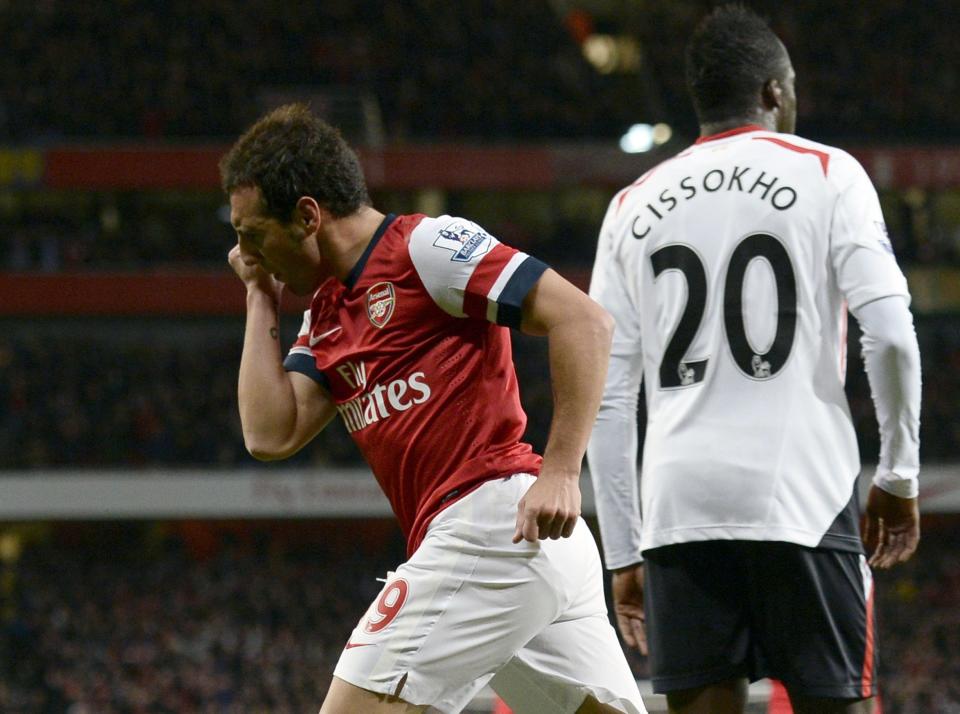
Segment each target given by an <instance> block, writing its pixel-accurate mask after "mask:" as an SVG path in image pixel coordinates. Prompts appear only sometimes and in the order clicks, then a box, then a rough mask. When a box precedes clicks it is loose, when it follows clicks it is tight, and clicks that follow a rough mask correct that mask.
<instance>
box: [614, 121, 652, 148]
mask: <svg viewBox="0 0 960 714" xmlns="http://www.w3.org/2000/svg"><path fill="white" fill-rule="evenodd" d="M652 148H653V127H652V126H650V125H649V124H634V125H633V126H631V127H630V128H629V129H627V133H626V134H624V135H623V136H621V137H620V149H621V150H622V151H624V152H625V153H627V154H642V153H643V152H645V151H650V149H652Z"/></svg>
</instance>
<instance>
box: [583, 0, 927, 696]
mask: <svg viewBox="0 0 960 714" xmlns="http://www.w3.org/2000/svg"><path fill="white" fill-rule="evenodd" d="M687 76H688V84H689V87H690V91H691V94H692V97H693V101H694V105H695V107H696V110H697V114H698V118H699V121H700V131H701V136H700V138H699V139H698V140H697V142H696V143H695V144H694V145H693V146H691V147H690V148H688V149H686V150H685V151H682V152H681V153H679V154H678V155H677V156H675V157H674V158H672V159H670V160H668V161H665V162H663V163H661V164H660V165H658V166H656V167H655V168H653V169H651V170H650V171H648V172H647V173H646V174H644V175H643V176H642V177H641V178H640V179H639V180H637V181H636V182H635V183H634V184H632V185H630V186H628V187H626V188H624V189H623V190H622V191H620V192H619V193H617V194H616V196H615V197H614V199H613V201H612V202H611V204H610V207H609V210H608V212H607V215H606V218H605V220H604V223H603V227H602V229H601V233H600V237H599V244H598V248H597V257H596V264H595V266H594V271H593V277H592V283H591V287H590V294H591V295H592V296H593V297H594V298H595V299H596V300H597V301H598V302H600V304H601V305H603V306H604V307H606V308H607V310H608V311H610V312H611V314H612V315H613V316H614V320H615V322H616V327H615V331H614V338H613V354H612V357H611V362H610V368H609V372H608V377H607V384H606V389H605V394H604V398H603V402H602V406H601V409H600V415H599V417H598V421H597V425H596V427H595V430H594V433H593V435H592V437H591V441H590V445H589V447H588V458H589V464H590V470H591V474H592V475H593V482H594V486H595V489H596V494H597V508H598V515H599V519H600V527H601V535H602V539H603V544H604V552H605V560H606V566H607V567H608V568H610V569H611V570H613V572H614V575H613V591H614V602H615V611H616V615H617V621H618V625H619V627H620V629H621V632H622V634H623V635H624V638H625V639H626V641H627V643H628V644H630V645H632V646H636V647H638V648H639V649H640V650H641V651H645V650H646V649H647V645H648V644H649V652H650V657H651V671H652V676H653V683H654V689H655V690H656V691H660V692H666V694H667V698H668V701H669V704H670V707H671V711H674V712H683V713H684V714H689V713H693V712H709V714H726V713H727V712H741V711H742V710H743V707H744V700H745V695H746V684H747V681H748V679H757V678H760V677H768V676H769V677H774V678H777V679H780V680H782V681H783V682H784V683H785V685H786V687H787V689H788V692H789V694H790V697H791V701H792V702H793V706H794V709H795V711H797V712H800V713H804V712H817V713H818V714H829V713H830V712H860V711H869V700H870V699H871V698H872V697H873V696H874V695H875V692H876V638H875V618H874V611H873V602H874V600H873V585H872V579H871V570H870V568H871V567H879V568H886V567H889V566H891V565H893V564H894V563H896V562H900V561H903V560H906V559H907V558H909V557H910V555H911V554H912V553H913V551H914V549H915V548H916V545H917V542H918V539H919V515H918V508H917V492H918V485H917V474H918V470H919V460H918V425H919V406H920V405H919V402H920V396H919V395H920V367H919V364H920V362H919V353H918V349H917V342H916V336H915V334H914V329H913V322H912V318H911V315H910V312H909V309H908V304H909V294H908V292H907V285H906V281H905V280H904V277H903V274H902V273H901V271H900V269H899V268H898V267H897V264H896V261H895V260H894V257H893V253H892V250H891V248H890V242H889V240H888V239H887V234H886V229H885V226H884V221H883V216H882V215H881V212H880V205H879V202H878V199H877V195H876V192H875V190H874V189H873V187H872V185H871V184H870V181H869V179H868V178H867V175H866V173H865V172H864V170H863V168H861V166H860V165H859V164H858V163H857V162H856V161H855V160H854V159H853V158H852V157H851V156H850V155H849V154H847V153H845V152H844V151H841V150H839V149H836V148H833V147H830V146H825V145H823V144H818V143H816V142H813V141H808V140H805V139H801V138H799V137H796V136H793V135H792V133H793V130H794V123H795V117H796V101H795V95H794V72H793V68H792V66H791V63H790V59H789V56H788V54H787V51H786V49H785V48H784V46H783V44H782V43H781V42H780V40H779V39H778V38H777V37H776V35H775V34H774V33H773V32H772V31H771V30H770V29H769V27H768V26H767V25H766V23H765V22H764V21H763V20H761V19H760V18H759V17H758V16H757V15H755V14H754V13H752V12H751V11H749V10H747V9H745V8H744V7H742V6H740V5H730V6H723V7H720V8H718V9H716V10H715V11H714V12H712V13H711V14H710V15H708V16H707V17H706V18H705V19H704V21H703V22H702V23H701V24H700V25H699V26H698V28H697V29H696V31H695V32H694V34H693V37H692V39H691V42H690V45H689V48H688V51H687ZM848 310H849V311H850V312H852V313H853V314H854V315H855V316H856V318H857V319H858V321H859V322H860V326H861V328H862V330H863V354H864V361H865V365H866V369H867V374H868V377H869V381H870V386H871V390H872V392H873V397H874V401H875V404H876V409H877V417H878V421H879V424H880V432H881V450H880V454H879V465H878V467H877V471H876V474H875V476H874V479H873V487H872V489H871V491H870V494H869V498H868V502H867V506H866V529H865V530H866V533H865V534H864V535H865V536H866V541H867V547H868V550H869V562H868V561H867V558H866V557H865V554H864V549H863V546H862V542H861V538H860V533H859V528H858V520H859V515H860V514H859V504H858V502H857V491H856V480H857V474H858V472H859V471H860V464H859V461H858V452H857V444H856V441H855V435H854V430H853V425H852V422H851V418H850V413H849V410H848V407H847V402H846V399H845V396H844V391H843V384H844V370H845V362H846V355H845V353H844V346H845V342H846V334H847V329H846V327H847V311H848ZM641 381H642V382H643V383H644V385H645V388H646V402H647V423H646V438H645V444H644V450H643V459H642V476H641V478H640V483H639V490H640V493H641V496H642V508H641V507H640V504H639V503H638V481H637V472H636V463H637V453H636V452H637V425H636V404H637V396H638V391H639V388H640V385H641ZM641 516H642V517H641ZM644 561H645V567H644V566H642V565H641V563H642V562H644ZM644 608H645V616H646V619H645V620H644Z"/></svg>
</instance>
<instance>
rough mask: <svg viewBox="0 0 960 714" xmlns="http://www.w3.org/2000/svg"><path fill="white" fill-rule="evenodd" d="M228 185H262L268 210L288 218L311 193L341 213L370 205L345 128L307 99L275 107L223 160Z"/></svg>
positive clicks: (231, 188)
mask: <svg viewBox="0 0 960 714" xmlns="http://www.w3.org/2000/svg"><path fill="white" fill-rule="evenodd" d="M220 177H221V181H222V184H223V190H224V191H226V193H227V194H228V195H229V194H230V193H231V192H232V191H234V190H236V189H237V188H241V187H245V186H256V187H258V188H259V189H260V192H261V193H262V194H263V200H264V203H265V207H264V208H265V211H266V213H267V215H270V216H273V217H274V218H277V219H278V220H281V221H283V222H288V221H289V220H290V219H291V218H292V216H293V210H294V208H295V207H296V205H297V201H298V200H299V199H300V198H301V197H302V196H310V197H312V198H314V199H316V201H317V203H319V204H320V205H321V206H323V207H324V208H326V209H327V210H328V211H330V213H332V214H333V215H334V216H336V217H337V218H342V217H343V216H349V215H350V214H352V213H355V212H356V211H357V210H358V209H360V208H361V207H362V206H366V205H369V204H370V196H369V194H368V193H367V186H366V182H365V181H364V178H363V170H362V169H361V168H360V161H359V160H358V159H357V155H356V154H355V153H354V152H353V150H352V149H351V148H350V147H349V146H348V145H347V142H346V141H345V140H344V139H343V137H342V136H341V135H340V132H339V131H338V130H337V129H336V128H334V127H332V126H330V125H329V124H327V123H326V122H325V121H323V120H322V119H319V118H317V117H315V116H314V115H313V114H312V113H311V111H310V109H309V108H308V107H307V106H306V105H304V104H287V105H285V106H282V107H279V108H277V109H274V110H273V111H272V112H270V113H269V114H267V115H265V116H264V117H262V118H261V119H260V120H259V121H257V123H256V124H254V125H253V126H251V127H250V128H249V129H247V131H246V132H245V133H244V134H243V136H241V137H240V138H239V139H238V140H237V143H235V144H234V145H233V147H231V149H230V151H229V152H227V154H226V155H225V156H224V157H223V158H222V159H221V160H220Z"/></svg>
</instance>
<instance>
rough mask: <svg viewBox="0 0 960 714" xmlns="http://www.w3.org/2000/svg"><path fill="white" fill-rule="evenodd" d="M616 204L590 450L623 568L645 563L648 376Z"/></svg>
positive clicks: (597, 293)
mask: <svg viewBox="0 0 960 714" xmlns="http://www.w3.org/2000/svg"><path fill="white" fill-rule="evenodd" d="M614 212H615V209H614V204H611V208H610V210H609V211H608V217H607V219H606V220H605V221H604V225H603V228H601V231H600V241H599V244H598V247H597V259H596V262H595V263H594V267H593V276H592V278H591V280H590V297H592V298H593V299H594V300H596V301H597V302H598V303H600V304H601V305H602V306H603V307H604V308H606V310H607V311H608V312H609V313H610V314H611V315H612V316H613V319H614V323H615V328H614V333H613V347H612V350H611V356H610V365H609V368H608V369H607V382H606V386H605V388H604V395H603V400H602V402H601V404H600V412H599V414H598V415H597V422H596V424H595V425H594V429H593V432H592V434H591V436H590V442H589V443H588V445H587V462H588V464H589V466H590V473H591V479H592V481H593V491H594V496H595V498H596V506H597V514H598V519H599V523H600V535H601V540H602V542H603V551H604V561H605V563H606V566H607V567H608V568H611V569H614V568H622V567H625V566H627V565H632V564H634V563H638V562H640V561H641V560H642V557H641V555H640V547H641V518H640V494H639V488H638V480H637V447H638V439H637V401H638V399H639V391H640V383H641V380H642V377H643V361H642V354H641V335H640V324H639V320H638V319H637V315H638V312H637V307H636V305H635V304H634V303H633V300H632V298H631V296H630V286H629V284H628V283H627V281H626V278H625V276H624V274H623V268H622V265H621V261H620V259H619V256H618V255H617V253H618V250H617V246H618V241H617V239H616V237H615V235H614V231H613V226H612V225H611V222H612V220H613V213H614Z"/></svg>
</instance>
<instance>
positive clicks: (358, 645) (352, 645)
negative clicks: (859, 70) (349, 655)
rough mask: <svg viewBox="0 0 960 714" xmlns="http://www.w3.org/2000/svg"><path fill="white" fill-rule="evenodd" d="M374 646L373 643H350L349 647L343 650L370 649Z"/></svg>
mask: <svg viewBox="0 0 960 714" xmlns="http://www.w3.org/2000/svg"><path fill="white" fill-rule="evenodd" d="M372 644H373V643H372V642H348V643H347V646H346V647H344V648H343V649H345V650H349V649H353V648H354V647H369V646H370V645H372Z"/></svg>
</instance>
